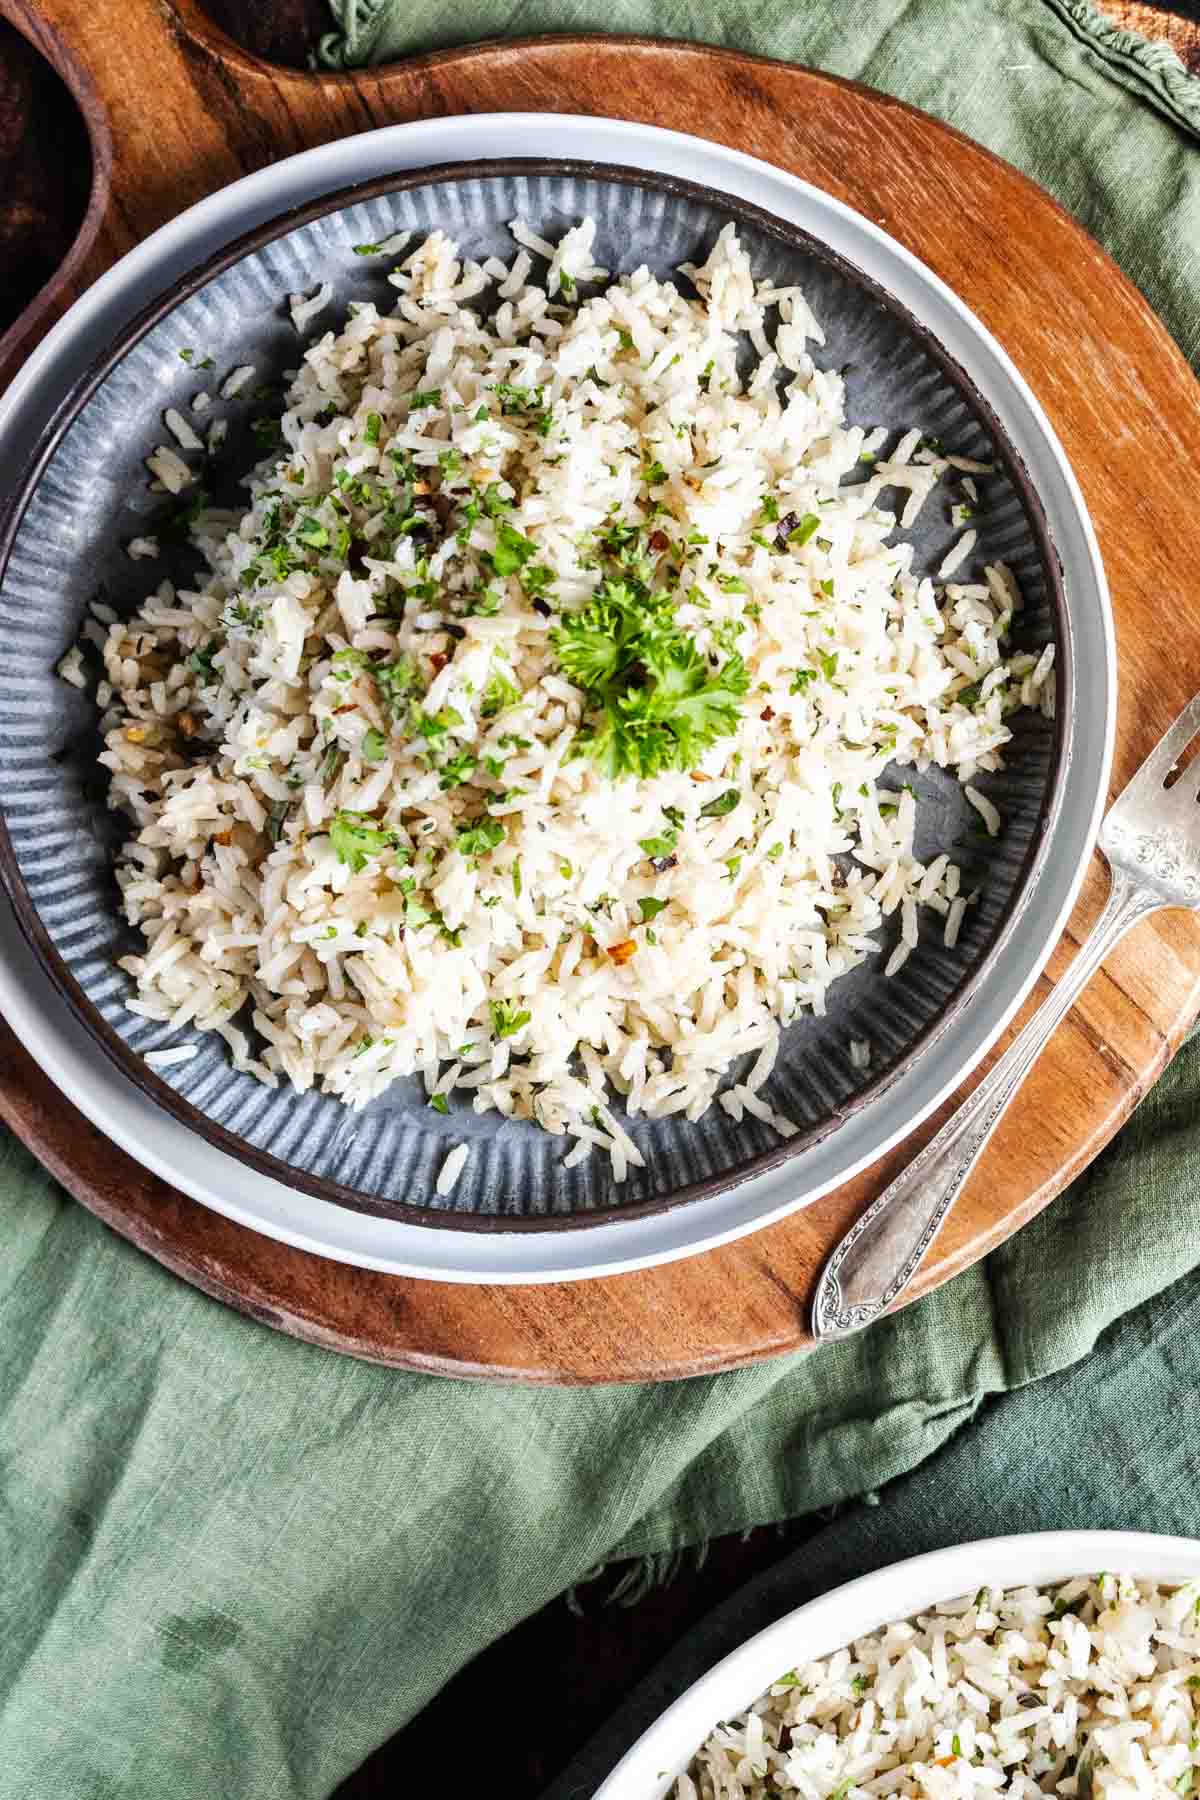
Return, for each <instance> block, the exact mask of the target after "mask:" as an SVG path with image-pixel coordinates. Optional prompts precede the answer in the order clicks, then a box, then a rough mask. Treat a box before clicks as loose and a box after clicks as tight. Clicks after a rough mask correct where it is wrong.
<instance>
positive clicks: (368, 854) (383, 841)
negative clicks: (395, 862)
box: [329, 812, 396, 875]
mask: <svg viewBox="0 0 1200 1800" xmlns="http://www.w3.org/2000/svg"><path fill="white" fill-rule="evenodd" d="M329 841H330V843H331V844H332V845H333V848H334V852H335V854H336V856H337V859H338V861H339V862H344V863H349V865H350V872H351V874H352V875H358V874H360V873H361V872H362V870H363V869H365V868H366V866H367V863H368V862H369V861H370V860H371V858H372V857H373V856H378V855H379V853H380V852H381V851H382V850H388V849H390V848H391V847H392V846H393V845H394V843H395V841H396V839H395V834H394V832H391V831H386V830H380V828H379V827H378V826H377V825H373V824H372V823H371V820H370V817H369V815H368V814H367V813H360V812H339V813H335V814H334V815H333V823H332V824H331V825H330V827H329Z"/></svg>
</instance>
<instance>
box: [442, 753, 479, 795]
mask: <svg viewBox="0 0 1200 1800" xmlns="http://www.w3.org/2000/svg"><path fill="white" fill-rule="evenodd" d="M474 767H475V754H474V752H473V751H471V750H460V751H459V752H458V754H457V755H455V756H448V757H447V758H446V760H445V762H444V763H443V764H442V766H441V768H440V770H439V771H438V774H439V777H440V779H439V781H438V786H439V787H440V788H441V789H442V792H443V793H445V791H446V790H447V789H448V788H452V787H461V786H462V784H463V782H464V781H466V780H467V779H468V777H469V776H470V774H471V771H472V769H473V768H474Z"/></svg>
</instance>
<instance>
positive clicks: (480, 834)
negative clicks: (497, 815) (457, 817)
mask: <svg viewBox="0 0 1200 1800" xmlns="http://www.w3.org/2000/svg"><path fill="white" fill-rule="evenodd" d="M454 842H455V846H456V848H457V849H458V851H459V853H460V854H461V855H463V856H466V857H475V856H486V855H487V853H488V851H489V850H494V849H495V848H496V846H497V845H498V844H502V843H503V842H504V825H503V823H502V822H501V820H499V819H476V820H475V821H474V823H473V824H471V825H460V826H459V828H458V832H457V835H456V837H455V840H454Z"/></svg>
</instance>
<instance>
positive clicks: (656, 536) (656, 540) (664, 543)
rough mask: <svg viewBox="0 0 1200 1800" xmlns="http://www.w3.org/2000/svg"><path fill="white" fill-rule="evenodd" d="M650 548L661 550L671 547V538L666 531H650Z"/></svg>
mask: <svg viewBox="0 0 1200 1800" xmlns="http://www.w3.org/2000/svg"><path fill="white" fill-rule="evenodd" d="M650 548H651V549H652V550H659V551H662V550H669V549H670V548H671V540H670V538H669V537H668V536H667V534H666V532H665V531H652V532H651V533H650Z"/></svg>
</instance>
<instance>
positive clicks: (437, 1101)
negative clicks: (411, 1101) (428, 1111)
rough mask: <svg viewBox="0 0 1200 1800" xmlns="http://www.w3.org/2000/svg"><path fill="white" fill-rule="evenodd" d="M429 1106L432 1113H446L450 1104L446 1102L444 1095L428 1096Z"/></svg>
mask: <svg viewBox="0 0 1200 1800" xmlns="http://www.w3.org/2000/svg"><path fill="white" fill-rule="evenodd" d="M429 1104H430V1106H432V1108H433V1110H434V1112H439V1113H448V1112H449V1111H450V1102H449V1101H448V1100H447V1098H446V1096H445V1094H432V1095H431V1096H430V1100H429Z"/></svg>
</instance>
